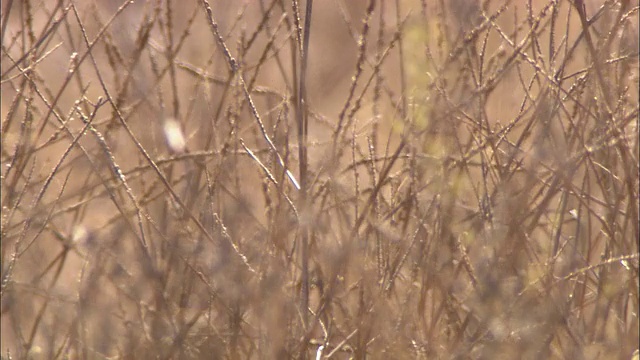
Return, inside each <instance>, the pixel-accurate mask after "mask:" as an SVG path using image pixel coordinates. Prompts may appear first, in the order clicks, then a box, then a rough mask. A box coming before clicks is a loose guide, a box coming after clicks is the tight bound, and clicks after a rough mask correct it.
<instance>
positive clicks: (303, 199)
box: [296, 0, 313, 329]
mask: <svg viewBox="0 0 640 360" xmlns="http://www.w3.org/2000/svg"><path fill="white" fill-rule="evenodd" d="M312 6H313V0H307V8H306V11H305V16H304V35H303V40H302V53H301V54H300V76H299V82H298V84H297V103H296V118H297V119H296V120H297V123H298V158H299V160H298V161H299V164H300V203H299V204H298V206H299V208H300V213H301V222H300V257H301V261H302V264H301V267H302V277H301V286H300V312H301V314H302V323H303V325H304V328H305V329H306V328H307V327H308V324H307V322H308V309H309V254H308V252H309V249H308V248H309V232H310V229H309V226H308V223H309V219H310V211H309V204H308V194H309V182H308V178H309V177H308V159H307V138H308V117H307V108H306V99H307V89H306V79H307V59H308V53H309V33H310V29H311V13H312Z"/></svg>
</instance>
